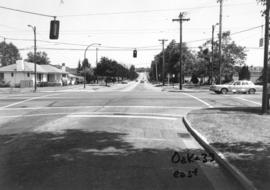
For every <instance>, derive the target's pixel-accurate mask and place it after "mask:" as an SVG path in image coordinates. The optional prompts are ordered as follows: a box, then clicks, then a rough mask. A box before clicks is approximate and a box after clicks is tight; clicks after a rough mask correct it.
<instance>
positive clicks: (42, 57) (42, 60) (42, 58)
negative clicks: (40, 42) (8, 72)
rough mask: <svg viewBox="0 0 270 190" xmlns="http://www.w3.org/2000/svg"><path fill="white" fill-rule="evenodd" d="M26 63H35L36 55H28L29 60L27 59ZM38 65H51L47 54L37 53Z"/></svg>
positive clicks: (31, 53) (30, 53)
mask: <svg viewBox="0 0 270 190" xmlns="http://www.w3.org/2000/svg"><path fill="white" fill-rule="evenodd" d="M25 61H28V62H32V63H33V62H34V53H33V52H29V53H28V54H27V59H25ZM35 62H36V64H39V65H47V64H50V59H49V57H48V55H47V53H46V52H44V51H43V52H41V51H39V52H37V53H36V60H35Z"/></svg>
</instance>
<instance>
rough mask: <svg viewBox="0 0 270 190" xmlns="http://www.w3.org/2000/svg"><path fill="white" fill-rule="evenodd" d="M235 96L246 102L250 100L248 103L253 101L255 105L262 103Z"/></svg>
mask: <svg viewBox="0 0 270 190" xmlns="http://www.w3.org/2000/svg"><path fill="white" fill-rule="evenodd" d="M235 98H237V99H239V100H243V101H246V102H250V103H253V104H257V105H259V106H261V105H262V104H261V103H259V102H254V101H252V100H247V99H245V98H240V97H235Z"/></svg>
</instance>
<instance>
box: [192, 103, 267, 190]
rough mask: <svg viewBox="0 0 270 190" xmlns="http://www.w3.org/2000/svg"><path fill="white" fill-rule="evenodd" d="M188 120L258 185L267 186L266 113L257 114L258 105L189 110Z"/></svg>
mask: <svg viewBox="0 0 270 190" xmlns="http://www.w3.org/2000/svg"><path fill="white" fill-rule="evenodd" d="M188 120H189V121H190V123H191V125H192V127H193V128H195V129H196V130H197V131H198V132H200V133H201V134H202V135H203V136H205V137H206V138H207V140H208V141H209V142H210V144H211V145H212V146H214V147H215V148H216V149H218V150H219V151H220V152H222V153H223V154H224V155H225V156H226V157H227V159H228V160H229V161H230V163H231V164H233V165H234V166H236V167H237V168H238V169H239V170H240V171H241V172H242V173H243V174H244V175H246V177H247V178H249V179H250V180H251V181H252V182H253V183H254V185H255V186H256V187H257V188H258V189H262V190H268V189H270V115H260V108H214V109H203V110H195V111H192V112H191V113H189V114H188Z"/></svg>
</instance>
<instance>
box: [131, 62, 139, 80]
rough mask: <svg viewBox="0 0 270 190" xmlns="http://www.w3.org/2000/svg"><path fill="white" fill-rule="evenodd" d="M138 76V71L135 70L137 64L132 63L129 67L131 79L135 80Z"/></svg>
mask: <svg viewBox="0 0 270 190" xmlns="http://www.w3.org/2000/svg"><path fill="white" fill-rule="evenodd" d="M137 77H138V73H136V71H135V66H134V65H131V67H130V68H129V79H130V80H134V79H135V78H137Z"/></svg>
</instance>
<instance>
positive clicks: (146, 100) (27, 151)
mask: <svg viewBox="0 0 270 190" xmlns="http://www.w3.org/2000/svg"><path fill="white" fill-rule="evenodd" d="M195 96H197V95H196V94H191V95H190V94H186V93H170V92H161V91H160V90H159V89H157V88H155V87H153V86H151V85H150V84H149V83H139V82H137V83H135V82H134V83H130V84H128V85H127V86H126V87H124V88H118V89H117V88H115V89H112V90H108V89H107V90H106V91H95V92H87V91H85V92H77V91H75V92H71V91H68V92H47V93H45V92H42V93H36V94H32V93H28V94H23V95H16V96H14V95H12V96H11V95H8V96H6V95H1V96H0V106H1V109H0V135H1V137H0V189H8V190H10V189H11V190H13V189H25V190H30V189H35V190H37V189H42V190H43V189H48V190H49V189H50V190H51V189H72V190H73V189H102V190H103V189H117V190H119V189H123V190H124V189H125V190H126V189H147V190H148V189H155V190H156V189H207V190H211V189H241V188H240V187H239V186H238V183H237V182H236V181H235V180H234V179H233V178H232V177H231V176H229V175H228V174H227V173H226V172H225V171H224V170H223V169H222V168H221V167H220V166H219V165H218V164H217V163H216V162H215V161H213V160H212V157H211V155H208V154H207V153H206V152H205V150H204V149H203V148H202V147H201V146H200V145H199V144H198V143H197V142H196V141H195V140H194V139H193V137H192V136H191V135H190V134H189V133H188V132H187V130H186V129H185V127H184V125H183V123H182V117H183V116H185V115H186V113H188V112H189V111H190V110H193V109H200V108H205V107H209V106H211V105H210V104H208V103H211V101H209V100H210V99H209V98H207V97H205V98H204V97H203V99H205V102H204V100H203V101H200V100H199V99H196V98H194V97H195ZM200 96H201V95H200ZM239 101H240V100H239Z"/></svg>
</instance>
